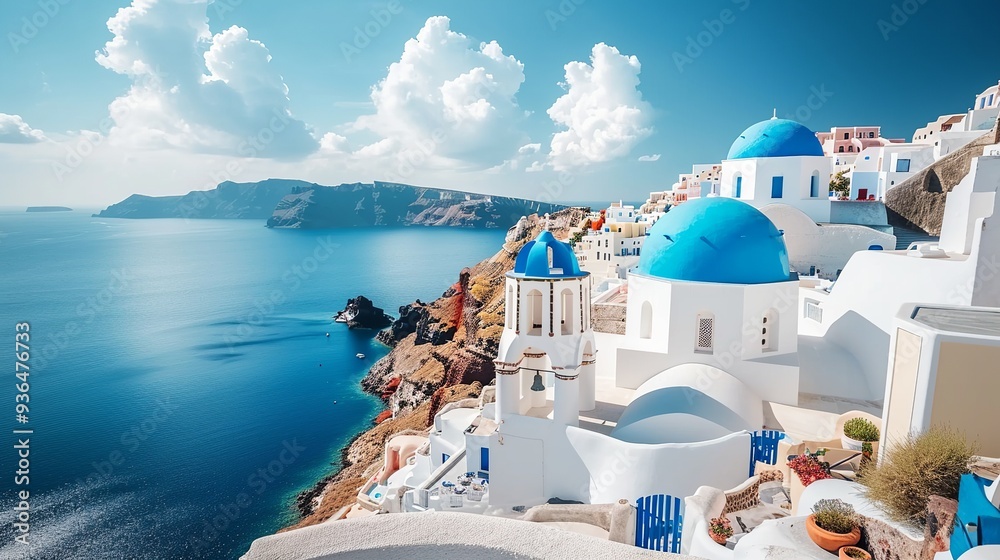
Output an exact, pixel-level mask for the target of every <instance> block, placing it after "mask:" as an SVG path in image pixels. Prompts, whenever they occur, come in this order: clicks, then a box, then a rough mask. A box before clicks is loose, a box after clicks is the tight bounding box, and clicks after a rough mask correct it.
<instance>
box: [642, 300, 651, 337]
mask: <svg viewBox="0 0 1000 560" xmlns="http://www.w3.org/2000/svg"><path fill="white" fill-rule="evenodd" d="M651 336H653V304H651V303H649V302H648V301H644V302H642V314H641V317H640V319H639V338H650V337H651Z"/></svg>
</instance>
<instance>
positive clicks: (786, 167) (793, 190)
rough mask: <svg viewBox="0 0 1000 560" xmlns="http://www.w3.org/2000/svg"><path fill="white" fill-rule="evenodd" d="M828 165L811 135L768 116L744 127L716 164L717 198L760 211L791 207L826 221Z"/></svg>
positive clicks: (805, 129) (829, 163) (829, 164)
mask: <svg viewBox="0 0 1000 560" xmlns="http://www.w3.org/2000/svg"><path fill="white" fill-rule="evenodd" d="M831 171H832V163H831V159H830V158H829V157H826V156H825V155H824V154H823V147H822V146H821V145H820V143H819V140H817V139H816V135H815V134H814V133H813V132H812V131H811V130H809V129H808V128H806V127H805V126H802V125H801V124H799V123H797V122H795V121H791V120H787V119H778V118H771V119H770V120H766V121H761V122H759V123H757V124H755V125H753V126H751V127H750V128H748V129H746V130H745V131H744V132H743V134H741V135H740V136H739V137H738V138H737V139H736V140H735V141H734V142H733V145H732V147H731V148H730V149H729V156H728V157H727V158H726V159H725V160H724V161H723V162H722V176H721V190H720V193H719V194H720V195H721V196H724V197H729V198H735V199H738V200H742V201H744V202H746V203H748V204H751V205H752V206H755V207H757V208H761V207H763V206H764V205H767V204H773V203H782V204H788V205H790V206H794V207H796V208H798V209H799V210H801V211H802V212H804V213H805V214H806V215H807V216H809V217H810V218H811V219H812V220H813V221H815V222H829V221H830V197H829V190H830V188H829V185H830V175H831Z"/></svg>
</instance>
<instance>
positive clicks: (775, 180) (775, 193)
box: [771, 177, 785, 198]
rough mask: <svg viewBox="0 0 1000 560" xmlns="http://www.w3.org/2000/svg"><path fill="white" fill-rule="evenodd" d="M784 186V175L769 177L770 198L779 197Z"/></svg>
mask: <svg viewBox="0 0 1000 560" xmlns="http://www.w3.org/2000/svg"><path fill="white" fill-rule="evenodd" d="M784 186H785V178H784V177H772V178H771V198H781V191H782V189H783V188H784Z"/></svg>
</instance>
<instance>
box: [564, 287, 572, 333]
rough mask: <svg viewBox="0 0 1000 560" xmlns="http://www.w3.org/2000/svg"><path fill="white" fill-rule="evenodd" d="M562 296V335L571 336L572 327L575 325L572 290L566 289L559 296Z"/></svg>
mask: <svg viewBox="0 0 1000 560" xmlns="http://www.w3.org/2000/svg"><path fill="white" fill-rule="evenodd" d="M560 295H561V296H562V298H561V299H562V331H561V332H562V334H564V335H567V334H573V325H574V323H575V319H574V317H575V316H574V315H573V312H574V311H575V309H574V307H575V306H574V305H573V290H570V289H569V288H566V289H565V290H563V291H562V293H561V294H560Z"/></svg>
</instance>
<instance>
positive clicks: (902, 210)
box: [885, 129, 996, 235]
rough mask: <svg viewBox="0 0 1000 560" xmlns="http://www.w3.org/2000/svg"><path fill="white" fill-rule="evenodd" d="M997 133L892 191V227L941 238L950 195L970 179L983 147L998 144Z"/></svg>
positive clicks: (888, 204)
mask: <svg viewBox="0 0 1000 560" xmlns="http://www.w3.org/2000/svg"><path fill="white" fill-rule="evenodd" d="M995 130H996V129H994V132H990V133H987V134H985V135H983V136H982V137H980V138H977V139H976V140H973V141H972V142H970V143H969V144H967V145H965V146H963V147H962V148H959V149H958V150H955V151H954V152H952V153H950V154H948V155H946V156H945V157H943V158H941V159H939V160H938V161H936V162H934V163H933V164H931V165H930V166H929V167H928V168H927V169H924V170H923V171H921V172H919V173H917V174H916V175H914V176H913V177H910V178H909V179H907V180H906V181H903V182H902V183H900V184H899V185H897V186H895V187H893V188H892V189H890V190H889V191H888V192H887V193H886V195H885V207H886V210H887V211H888V217H889V225H892V226H898V227H905V228H916V229H920V230H922V231H924V232H926V233H928V234H930V235H941V221H942V220H943V219H944V204H945V200H946V199H947V198H948V193H949V192H951V189H953V188H955V186H956V185H958V183H959V182H960V181H961V180H962V178H964V177H965V176H966V175H968V173H969V166H970V165H971V164H972V158H975V157H979V156H981V155H983V147H984V146H987V145H990V144H993V143H995V142H996V141H995V139H994V134H995Z"/></svg>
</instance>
